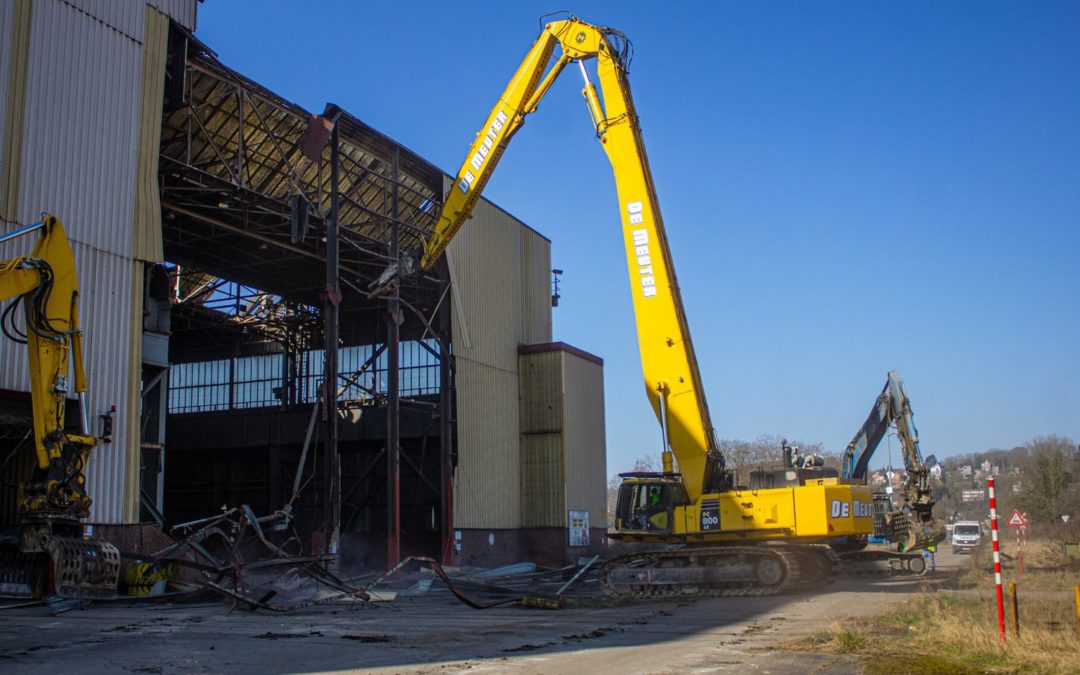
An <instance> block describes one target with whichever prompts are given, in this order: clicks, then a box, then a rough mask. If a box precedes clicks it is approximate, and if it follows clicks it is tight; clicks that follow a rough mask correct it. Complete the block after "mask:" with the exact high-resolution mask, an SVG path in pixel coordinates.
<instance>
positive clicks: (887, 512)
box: [841, 370, 945, 552]
mask: <svg viewBox="0 0 1080 675" xmlns="http://www.w3.org/2000/svg"><path fill="white" fill-rule="evenodd" d="M890 428H895V429H896V435H897V437H899V439H900V447H901V450H902V453H903V457H904V471H905V472H906V474H907V475H906V477H905V479H904V481H903V484H902V486H901V491H900V493H899V494H896V493H894V492H892V490H891V487H892V486H891V480H890V481H889V485H888V487H887V488H886V490H885V491H884V492H878V493H876V494H875V495H874V535H875V537H876V538H880V539H884V540H885V541H888V542H892V543H895V544H897V545H898V548H899V550H900V551H904V552H906V551H911V550H915V549H919V548H926V547H928V546H932V545H934V544H935V543H936V542H938V541H940V540H941V539H942V538H944V534H945V530H944V528H943V527H942V525H941V523H940V522H938V521H937V520H935V519H934V516H933V508H934V496H933V494H932V493H931V490H930V467H928V466H927V465H926V462H924V461H923V457H922V453H921V452H920V450H919V432H918V431H917V430H916V429H915V422H914V420H913V419H912V413H911V400H910V399H909V398H908V396H907V391H906V390H905V389H904V381H903V380H902V379H900V373H898V372H896V371H895V370H894V371H890V372H889V377H888V380H887V381H886V382H885V388H884V389H882V390H881V394H880V395H879V396H878V397H877V400H876V401H875V402H874V407H873V408H871V410H870V415H869V416H868V417H867V418H866V421H865V422H863V425H862V427H861V428H860V429H859V432H858V433H857V434H855V438H853V439H851V442H850V443H848V446H847V450H846V451H845V452H844V465H843V468H842V470H841V477H842V478H844V479H848V480H854V481H863V482H864V483H865V482H866V478H867V470H868V468H869V465H870V458H871V457H872V456H873V455H874V451H876V450H877V448H878V445H880V444H881V439H882V438H884V437H885V434H887V433H888V432H889V429H890Z"/></svg>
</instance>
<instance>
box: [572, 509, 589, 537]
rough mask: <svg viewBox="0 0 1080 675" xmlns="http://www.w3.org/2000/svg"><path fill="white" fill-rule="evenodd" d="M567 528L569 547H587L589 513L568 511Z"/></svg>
mask: <svg viewBox="0 0 1080 675" xmlns="http://www.w3.org/2000/svg"><path fill="white" fill-rule="evenodd" d="M567 515H568V518H567V520H568V522H567V526H568V527H569V530H570V545H571V546H588V545H589V512H588V511H570V512H569V513H568V514H567Z"/></svg>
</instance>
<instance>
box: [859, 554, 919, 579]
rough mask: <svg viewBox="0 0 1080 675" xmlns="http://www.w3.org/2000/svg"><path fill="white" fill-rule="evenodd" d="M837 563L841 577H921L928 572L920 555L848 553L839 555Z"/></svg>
mask: <svg viewBox="0 0 1080 675" xmlns="http://www.w3.org/2000/svg"><path fill="white" fill-rule="evenodd" d="M839 561H840V565H839V575H840V576H843V577H867V576H904V577H922V576H926V573H927V572H928V571H929V568H928V567H927V564H926V558H924V557H923V556H922V553H899V552H896V551H865V550H864V551H848V552H846V553H841V554H840V555H839Z"/></svg>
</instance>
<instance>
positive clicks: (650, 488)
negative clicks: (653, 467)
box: [616, 481, 682, 532]
mask: <svg viewBox="0 0 1080 675" xmlns="http://www.w3.org/2000/svg"><path fill="white" fill-rule="evenodd" d="M681 495H682V486H681V485H676V484H672V483H670V482H659V481H658V482H637V481H634V482H630V481H625V482H623V484H622V486H620V487H619V505H618V507H617V509H616V517H617V519H618V522H619V523H620V524H621V526H620V528H619V529H622V530H634V531H642V530H647V531H650V532H670V531H671V527H672V518H673V509H674V507H675V505H676V503H681V502H682V500H681Z"/></svg>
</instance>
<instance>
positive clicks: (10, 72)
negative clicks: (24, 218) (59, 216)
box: [0, 0, 30, 223]
mask: <svg viewBox="0 0 1080 675" xmlns="http://www.w3.org/2000/svg"><path fill="white" fill-rule="evenodd" d="M29 45H30V0H15V1H14V2H5V3H3V4H2V5H0V97H3V98H0V116H2V117H0V220H2V221H4V222H6V223H13V222H15V221H16V220H17V218H18V217H17V215H16V210H17V207H18V195H19V166H20V164H21V161H20V160H21V157H22V121H23V107H24V106H23V101H24V98H25V91H26V58H27V52H28V51H29Z"/></svg>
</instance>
